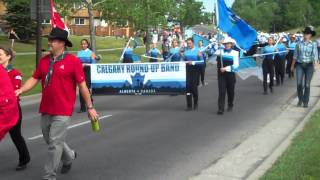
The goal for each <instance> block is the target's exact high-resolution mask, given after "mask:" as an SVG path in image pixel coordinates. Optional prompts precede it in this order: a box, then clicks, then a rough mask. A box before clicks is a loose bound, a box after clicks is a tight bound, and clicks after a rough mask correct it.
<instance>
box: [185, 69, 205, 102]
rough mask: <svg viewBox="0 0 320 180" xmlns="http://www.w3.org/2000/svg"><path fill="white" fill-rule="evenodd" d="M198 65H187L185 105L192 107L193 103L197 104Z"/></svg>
mask: <svg viewBox="0 0 320 180" xmlns="http://www.w3.org/2000/svg"><path fill="white" fill-rule="evenodd" d="M200 70H201V69H200V66H192V65H187V96H186V98H187V107H188V108H192V99H193V105H194V106H197V105H198V99H199V98H198V96H199V95H198V85H199V75H200Z"/></svg>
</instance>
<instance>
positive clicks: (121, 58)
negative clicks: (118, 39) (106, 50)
mask: <svg viewBox="0 0 320 180" xmlns="http://www.w3.org/2000/svg"><path fill="white" fill-rule="evenodd" d="M131 40H132V37H130V39H129V41H128V43H127V44H126V47H125V48H124V49H123V51H122V54H121V57H120V61H119V63H121V61H123V56H124V53H125V51H126V49H127V48H128V46H129V44H130V42H131Z"/></svg>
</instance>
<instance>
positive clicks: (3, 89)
mask: <svg viewBox="0 0 320 180" xmlns="http://www.w3.org/2000/svg"><path fill="white" fill-rule="evenodd" d="M18 117H19V109H18V104H17V97H16V95H15V94H14V90H13V87H12V84H11V81H10V78H9V76H8V73H7V72H6V70H5V69H4V68H3V67H2V66H1V65H0V141H1V139H2V138H3V137H4V136H5V134H6V133H7V132H8V131H9V130H10V129H11V128H12V127H13V126H15V125H16V124H17V121H18Z"/></svg>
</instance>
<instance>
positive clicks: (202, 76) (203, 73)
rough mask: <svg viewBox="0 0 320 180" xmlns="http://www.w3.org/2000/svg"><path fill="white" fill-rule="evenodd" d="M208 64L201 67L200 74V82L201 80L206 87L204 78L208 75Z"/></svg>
mask: <svg viewBox="0 0 320 180" xmlns="http://www.w3.org/2000/svg"><path fill="white" fill-rule="evenodd" d="M206 67H207V65H206V63H204V64H203V65H202V66H201V72H200V80H201V83H202V85H204V76H205V74H206Z"/></svg>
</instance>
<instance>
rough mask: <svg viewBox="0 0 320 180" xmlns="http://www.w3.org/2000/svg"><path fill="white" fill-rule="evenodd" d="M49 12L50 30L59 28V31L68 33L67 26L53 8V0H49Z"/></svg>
mask: <svg viewBox="0 0 320 180" xmlns="http://www.w3.org/2000/svg"><path fill="white" fill-rule="evenodd" d="M50 10H51V25H52V28H59V29H62V30H65V31H67V32H68V33H69V29H68V27H67V25H66V24H65V23H64V22H63V21H62V19H61V17H60V15H59V13H58V11H57V10H56V8H54V3H53V0H50ZM69 34H70V33H69Z"/></svg>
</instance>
